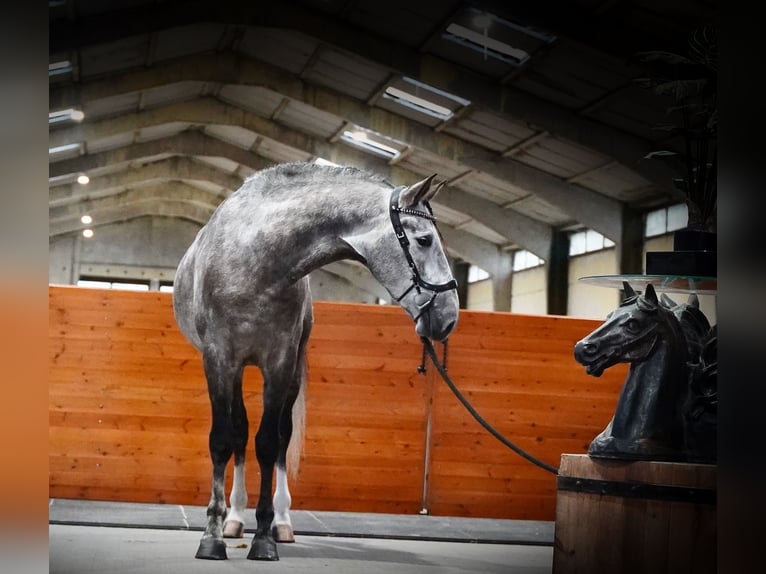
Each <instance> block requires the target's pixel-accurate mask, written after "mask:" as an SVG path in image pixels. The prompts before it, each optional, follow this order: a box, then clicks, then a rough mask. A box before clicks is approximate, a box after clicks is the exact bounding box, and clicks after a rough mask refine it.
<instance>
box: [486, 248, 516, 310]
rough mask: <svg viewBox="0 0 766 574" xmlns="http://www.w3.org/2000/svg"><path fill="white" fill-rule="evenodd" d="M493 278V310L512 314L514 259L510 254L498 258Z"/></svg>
mask: <svg viewBox="0 0 766 574" xmlns="http://www.w3.org/2000/svg"><path fill="white" fill-rule="evenodd" d="M491 277H492V307H493V310H494V311H506V312H510V310H511V295H512V293H513V289H512V287H513V257H512V256H511V255H510V254H508V253H503V254H501V256H499V257H498V258H497V264H496V265H495V270H494V273H492V276H491Z"/></svg>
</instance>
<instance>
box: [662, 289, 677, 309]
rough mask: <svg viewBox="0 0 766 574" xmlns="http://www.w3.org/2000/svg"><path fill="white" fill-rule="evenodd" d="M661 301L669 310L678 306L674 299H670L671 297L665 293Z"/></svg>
mask: <svg viewBox="0 0 766 574" xmlns="http://www.w3.org/2000/svg"><path fill="white" fill-rule="evenodd" d="M660 301H661V302H662V304H663V305H664V306H665V307H667V308H668V309H672V308H673V307H675V306H676V302H675V301H673V299H671V298H670V297H669V296H668V295H667V293H663V294H662V295H660Z"/></svg>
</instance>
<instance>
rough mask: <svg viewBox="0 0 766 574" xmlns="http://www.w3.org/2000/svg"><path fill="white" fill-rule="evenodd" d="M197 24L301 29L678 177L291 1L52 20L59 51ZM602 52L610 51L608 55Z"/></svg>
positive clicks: (642, 145) (567, 114)
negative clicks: (72, 20)
mask: <svg viewBox="0 0 766 574" xmlns="http://www.w3.org/2000/svg"><path fill="white" fill-rule="evenodd" d="M199 23H220V24H221V26H222V34H223V31H224V30H225V27H224V24H225V23H231V24H235V25H239V26H269V27H276V28H284V29H287V30H296V31H298V32H301V33H303V34H306V35H309V36H311V37H313V38H316V39H317V40H319V41H322V42H325V43H327V44H328V45H331V46H337V48H339V49H343V50H346V51H349V52H351V53H354V54H356V55H358V56H361V57H364V58H367V59H368V60H370V61H372V62H375V63H377V64H379V65H382V66H385V67H387V68H389V69H391V70H392V71H395V72H398V73H400V74H403V75H407V76H409V77H412V78H415V79H417V80H419V81H423V82H426V83H428V84H430V85H432V86H434V87H436V88H439V89H442V90H446V91H448V92H451V93H454V94H456V95H458V96H460V97H463V98H466V99H468V100H470V101H471V102H472V103H474V104H475V105H476V104H479V105H481V106H483V107H485V108H487V109H489V110H493V111H496V112H500V113H503V114H507V115H509V116H513V117H515V118H517V119H520V120H522V121H526V122H528V123H530V124H532V125H535V126H537V127H539V128H542V129H545V130H548V131H551V132H553V133H557V134H558V135H560V136H561V137H563V138H566V139H568V140H570V141H572V142H575V143H578V144H580V145H583V146H586V147H589V148H591V149H594V150H596V151H598V152H600V153H603V154H605V155H608V156H610V157H614V158H615V159H617V160H619V161H620V162H621V163H623V164H624V165H626V166H627V167H629V168H631V169H633V170H635V171H637V172H638V173H640V174H641V175H643V176H644V177H646V178H647V179H649V180H650V181H652V182H654V183H655V184H657V185H662V186H664V187H667V186H668V185H669V184H668V182H669V181H672V178H673V177H677V176H678V174H677V173H676V172H675V171H674V170H672V169H671V168H670V167H669V166H668V165H667V164H664V163H661V162H651V161H643V158H644V156H645V155H646V154H647V153H649V152H651V151H653V149H654V148H653V146H652V145H651V143H650V142H648V141H646V140H644V139H642V138H639V137H636V136H632V135H630V134H628V133H625V132H623V131H619V130H616V129H614V128H611V127H609V126H606V125H604V124H602V123H600V122H598V121H595V120H592V119H589V118H585V117H582V116H580V115H578V113H577V110H569V109H567V108H564V107H562V106H559V105H556V104H553V103H551V102H548V101H545V100H542V99H540V98H538V97H536V96H533V95H531V94H529V93H526V92H524V91H523V90H520V89H518V88H514V87H512V86H509V85H501V84H499V83H497V82H496V81H495V80H493V79H491V78H487V77H485V76H482V75H480V74H477V73H475V72H472V71H470V70H468V69H466V68H463V67H460V66H457V65H452V64H449V63H448V62H445V61H444V60H441V59H437V58H435V57H433V56H430V55H428V54H425V53H422V52H420V51H419V50H417V49H416V48H411V47H409V46H406V45H404V44H401V43H395V42H392V41H391V40H390V39H384V38H380V37H376V36H375V35H374V34H370V33H369V32H368V31H367V30H364V29H362V28H359V27H355V26H352V25H351V24H349V23H345V22H343V21H342V20H340V19H338V18H333V17H330V16H327V15H326V14H324V13H322V12H319V11H317V10H315V9H312V8H311V7H308V6H304V5H301V4H299V3H296V2H292V1H289V0H283V1H282V2H274V3H269V4H268V5H265V6H264V5H263V3H254V4H252V5H248V4H247V3H241V2H236V1H232V0H218V1H217V2H216V3H214V4H210V3H208V2H203V1H191V2H183V3H180V4H179V3H175V2H165V3H162V4H159V5H157V6H153V8H152V18H151V19H148V20H147V18H146V14H145V10H144V8H143V7H141V8H129V9H126V10H122V11H117V12H111V13H109V14H105V15H95V16H90V17H88V18H82V19H80V20H78V21H74V22H67V21H56V22H55V23H54V25H52V26H51V32H50V49H51V51H53V52H58V51H66V50H76V49H78V48H82V47H86V46H91V45H93V44H99V43H108V42H114V41H115V40H116V39H119V38H124V37H128V36H135V35H145V34H150V33H154V32H158V31H161V30H163V29H165V28H172V27H177V26H183V25H185V24H199ZM604 57H605V58H608V57H610V56H608V55H607V54H604ZM613 59H615V58H613ZM615 60H616V59H615Z"/></svg>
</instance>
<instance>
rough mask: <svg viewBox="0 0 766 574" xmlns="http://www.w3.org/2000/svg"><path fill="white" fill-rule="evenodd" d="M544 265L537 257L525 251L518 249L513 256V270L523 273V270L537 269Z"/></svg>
mask: <svg viewBox="0 0 766 574" xmlns="http://www.w3.org/2000/svg"><path fill="white" fill-rule="evenodd" d="M540 265H545V261H544V260H542V259H540V258H539V257H538V256H537V255H535V254H534V253H532V252H531V251H527V250H526V249H520V250H519V251H515V252H514V254H513V270H514V271H523V270H524V269H532V268H533V267H539V266H540Z"/></svg>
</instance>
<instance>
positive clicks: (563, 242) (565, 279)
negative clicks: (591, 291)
mask: <svg viewBox="0 0 766 574" xmlns="http://www.w3.org/2000/svg"><path fill="white" fill-rule="evenodd" d="M546 263H547V265H546V270H547V282H546V283H547V288H546V293H547V313H548V315H566V314H567V306H568V303H569V234H568V233H567V232H565V231H554V232H553V237H552V241H551V250H550V255H549V257H548V261H547V262H546Z"/></svg>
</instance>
